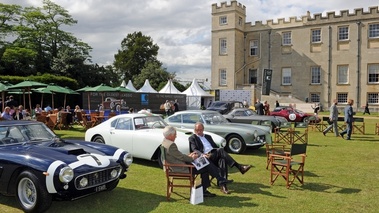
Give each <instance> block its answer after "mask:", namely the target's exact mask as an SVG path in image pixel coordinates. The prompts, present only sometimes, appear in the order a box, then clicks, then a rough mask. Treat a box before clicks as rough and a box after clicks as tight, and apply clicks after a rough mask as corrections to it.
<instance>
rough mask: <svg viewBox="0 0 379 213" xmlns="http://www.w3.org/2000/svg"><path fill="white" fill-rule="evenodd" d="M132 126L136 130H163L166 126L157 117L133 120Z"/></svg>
mask: <svg viewBox="0 0 379 213" xmlns="http://www.w3.org/2000/svg"><path fill="white" fill-rule="evenodd" d="M134 125H135V128H136V130H138V129H155V128H162V129H163V128H164V127H165V126H167V125H168V124H167V123H166V122H164V121H163V119H162V118H161V117H159V116H146V117H136V118H134Z"/></svg>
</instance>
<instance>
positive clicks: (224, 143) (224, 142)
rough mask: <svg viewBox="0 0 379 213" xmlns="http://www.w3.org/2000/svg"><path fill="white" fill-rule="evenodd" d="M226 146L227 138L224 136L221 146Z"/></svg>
mask: <svg viewBox="0 0 379 213" xmlns="http://www.w3.org/2000/svg"><path fill="white" fill-rule="evenodd" d="M225 146H226V140H225V138H223V139H222V140H221V147H225Z"/></svg>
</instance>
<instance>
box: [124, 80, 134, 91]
mask: <svg viewBox="0 0 379 213" xmlns="http://www.w3.org/2000/svg"><path fill="white" fill-rule="evenodd" d="M125 88H126V89H129V90H131V91H133V92H137V90H136V88H135V87H134V86H133V83H132V81H131V80H129V81H128V84H127V85H126V86H125Z"/></svg>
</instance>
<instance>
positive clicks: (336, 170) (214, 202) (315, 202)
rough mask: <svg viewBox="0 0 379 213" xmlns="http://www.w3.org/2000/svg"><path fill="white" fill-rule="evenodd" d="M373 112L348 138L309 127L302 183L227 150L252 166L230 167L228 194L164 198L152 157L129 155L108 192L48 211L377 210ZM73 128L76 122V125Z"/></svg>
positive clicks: (256, 154)
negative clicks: (123, 173)
mask: <svg viewBox="0 0 379 213" xmlns="http://www.w3.org/2000/svg"><path fill="white" fill-rule="evenodd" d="M376 123H379V117H378V116H371V117H365V124H366V134H365V135H359V134H353V135H352V140H351V141H346V140H343V139H342V138H337V137H335V136H334V135H333V134H332V133H329V134H328V135H327V136H326V137H324V136H323V135H322V133H320V132H317V131H312V130H311V129H310V132H309V145H308V150H307V159H306V163H305V171H306V173H305V184H304V185H303V186H301V185H299V184H298V183H295V185H292V186H291V188H290V189H287V188H286V187H285V181H284V180H283V179H278V180H277V181H276V182H275V184H274V185H273V186H271V185H270V183H269V178H270V172H269V170H266V169H265V167H266V155H265V148H264V147H262V148H260V149H259V150H250V149H249V150H247V152H246V153H244V154H242V155H232V156H233V157H234V158H235V159H236V160H237V161H238V162H240V163H244V164H252V165H253V166H254V167H253V168H252V169H251V170H250V171H249V172H247V173H246V174H245V175H241V174H240V173H239V172H237V170H236V169H235V168H232V169H231V171H230V178H231V179H234V183H232V184H230V185H229V189H230V190H231V191H232V194H230V195H224V194H221V192H220V191H219V190H218V188H217V187H215V186H214V187H211V188H210V189H209V190H210V191H211V192H213V193H216V194H217V196H216V197H214V198H205V202H204V203H202V204H200V205H191V204H190V203H189V190H188V189H183V188H177V189H176V192H178V193H177V194H175V193H174V194H173V195H172V200H171V201H169V202H168V201H166V196H165V195H166V182H165V175H164V173H163V171H162V170H161V169H160V168H159V167H158V165H157V163H156V162H149V161H145V160H139V159H135V160H134V163H133V164H132V166H131V168H130V171H129V172H128V173H127V174H128V177H127V178H126V179H124V180H121V181H120V184H119V186H118V187H117V188H116V189H115V190H113V191H111V192H103V193H99V194H96V195H92V196H89V197H85V198H83V199H79V200H75V201H56V202H53V204H52V206H51V208H50V209H49V211H48V212H55V213H59V212H65V213H67V212H88V213H105V212H107V213H108V212H218V213H222V212H333V213H334V212H378V209H379V204H378V201H377V199H378V197H379V184H378V182H379V172H378V170H377V168H378V165H379V158H378V154H377V153H378V150H379V135H375V134H374V132H375V128H374V127H375V124H376ZM76 129H77V128H76ZM56 132H57V134H58V135H60V136H61V137H63V138H83V133H84V131H56ZM0 212H22V211H21V210H19V208H18V205H17V203H16V200H15V198H14V197H5V196H3V195H0Z"/></svg>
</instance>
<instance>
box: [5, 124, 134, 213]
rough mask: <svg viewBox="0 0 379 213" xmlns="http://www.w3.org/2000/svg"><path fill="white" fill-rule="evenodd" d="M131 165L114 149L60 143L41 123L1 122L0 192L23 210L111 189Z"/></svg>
mask: <svg viewBox="0 0 379 213" xmlns="http://www.w3.org/2000/svg"><path fill="white" fill-rule="evenodd" d="M132 161H133V158H132V156H131V154H130V153H128V152H127V151H125V150H122V149H119V148H116V147H113V146H109V145H105V144H100V143H92V142H85V141H77V140H62V139H59V138H58V137H57V136H56V135H55V134H54V133H53V132H52V131H51V130H50V129H49V128H48V127H47V126H45V125H44V124H43V123H41V122H37V121H2V122H0V183H1V184H0V193H1V194H4V195H13V196H16V197H17V200H18V202H19V204H20V205H21V208H22V209H23V210H24V211H25V212H43V211H46V210H47V209H48V208H49V207H50V205H51V203H52V200H73V199H77V198H80V197H83V196H87V195H90V194H93V193H97V192H100V191H104V190H112V189H114V188H115V187H116V186H117V184H118V182H119V180H120V179H123V178H125V177H126V172H127V170H128V168H129V166H130V165H131V163H132Z"/></svg>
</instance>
